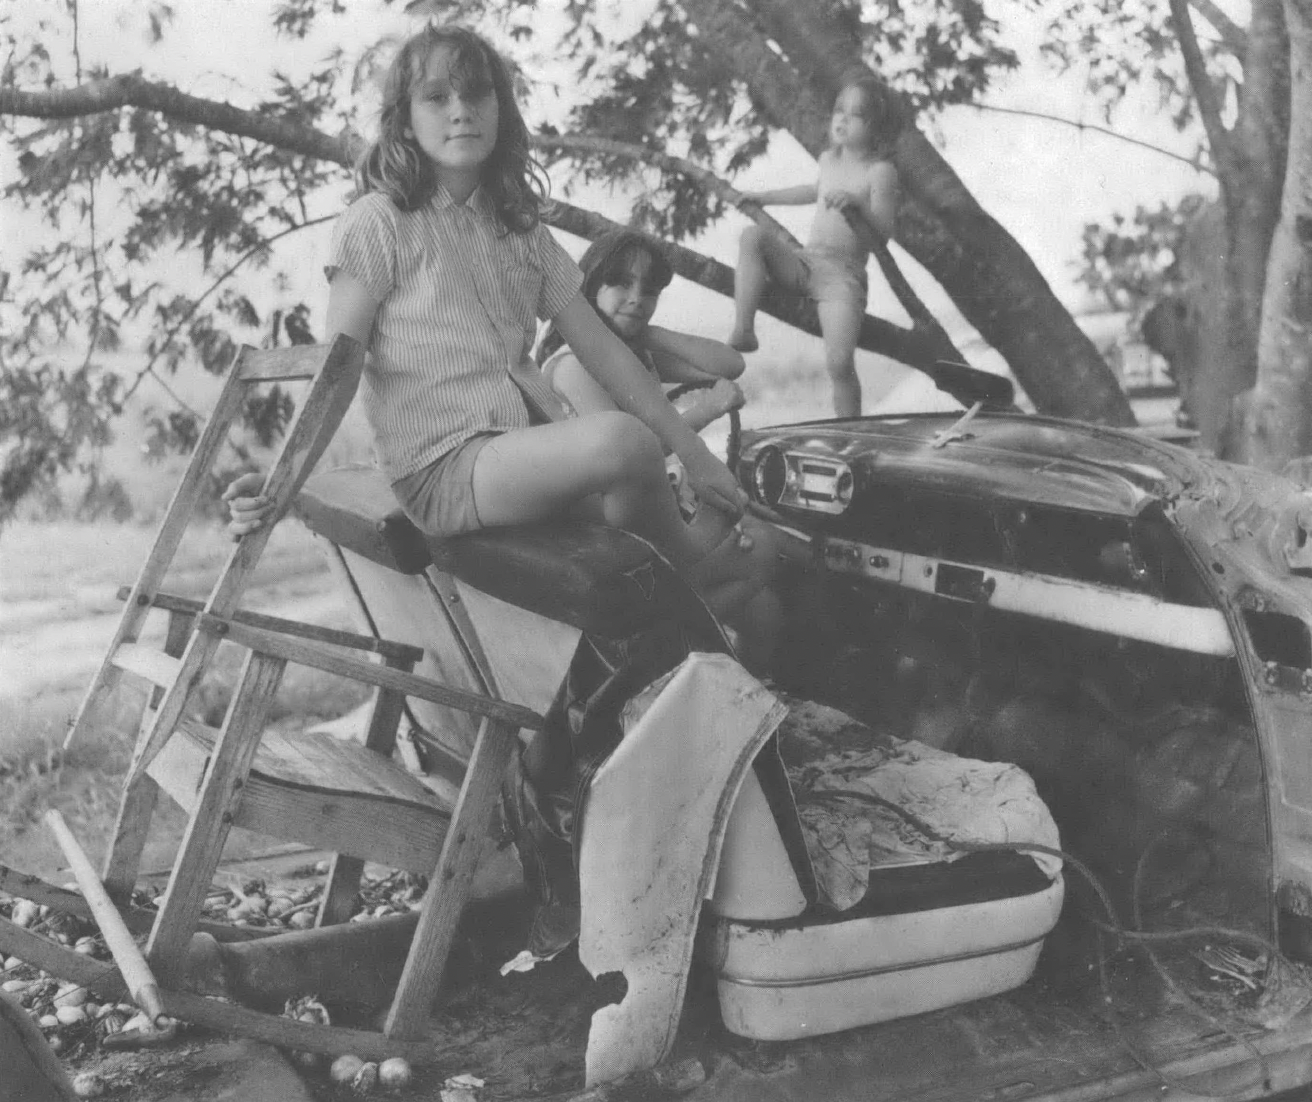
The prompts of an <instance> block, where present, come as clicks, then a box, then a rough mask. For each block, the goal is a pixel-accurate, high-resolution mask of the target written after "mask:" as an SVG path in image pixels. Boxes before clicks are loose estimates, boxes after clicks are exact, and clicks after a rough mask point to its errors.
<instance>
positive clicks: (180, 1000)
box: [163, 989, 442, 1064]
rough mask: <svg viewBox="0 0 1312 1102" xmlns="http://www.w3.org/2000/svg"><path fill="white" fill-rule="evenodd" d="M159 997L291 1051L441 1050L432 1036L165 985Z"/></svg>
mask: <svg viewBox="0 0 1312 1102" xmlns="http://www.w3.org/2000/svg"><path fill="white" fill-rule="evenodd" d="M163 998H164V1009H165V1011H166V1012H167V1013H168V1014H169V1015H171V1016H172V1017H174V1018H181V1019H182V1020H183V1021H187V1022H193V1023H194V1024H196V1025H199V1026H205V1027H206V1028H208V1029H213V1030H217V1031H219V1032H221V1033H233V1034H236V1035H237V1036H239V1037H253V1038H255V1040H257V1041H265V1042H267V1043H269V1044H271V1045H277V1046H278V1047H279V1048H289V1049H292V1050H294V1051H297V1052H322V1053H325V1054H327V1055H329V1056H345V1055H347V1054H352V1055H355V1056H359V1057H360V1058H361V1059H368V1060H386V1059H387V1058H388V1057H389V1056H404V1057H405V1058H406V1059H407V1060H411V1061H413V1062H414V1063H417V1064H418V1063H432V1062H433V1061H435V1060H437V1059H439V1058H440V1056H441V1055H442V1051H441V1049H439V1048H438V1047H437V1045H435V1044H434V1043H433V1042H432V1041H407V1040H402V1039H400V1038H392V1037H386V1036H384V1035H383V1034H381V1033H374V1032H372V1031H370V1030H365V1029H347V1028H344V1027H342V1026H325V1025H314V1024H312V1023H310V1022H298V1021H293V1020H292V1019H291V1018H283V1017H280V1016H278V1015H274V1014H261V1013H259V1012H258V1011H255V1010H247V1009H246V1008H245V1007H242V1006H237V1005H235V1004H234V1003H226V1002H218V1001H216V1000H214V999H207V998H204V997H203V996H201V995H192V994H189V993H187V992H183V991H171V990H168V989H165V991H164V992H163Z"/></svg>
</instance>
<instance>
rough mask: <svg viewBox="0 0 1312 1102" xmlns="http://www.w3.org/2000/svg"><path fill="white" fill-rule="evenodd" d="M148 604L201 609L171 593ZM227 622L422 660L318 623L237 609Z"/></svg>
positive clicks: (410, 651)
mask: <svg viewBox="0 0 1312 1102" xmlns="http://www.w3.org/2000/svg"><path fill="white" fill-rule="evenodd" d="M130 592H131V590H130V589H128V587H127V586H120V587H119V590H118V599H119V600H120V601H125V600H127V598H128V594H129V593H130ZM150 603H151V605H152V606H153V607H154V608H164V609H168V610H169V611H170V612H189V613H192V614H193V615H194V614H195V613H197V612H201V611H203V610H204V608H205V603H204V602H203V601H198V600H196V599H195V598H194V597H179V596H177V595H176V594H173V593H156V594H155V595H154V596H153V597H152V598H151V599H150ZM230 618H231V619H233V620H235V621H237V622H238V623H241V624H250V625H251V627H256V628H264V629H265V630H267V631H280V632H283V633H284V634H286V635H296V636H300V637H301V638H303V639H314V640H316V641H318V642H320V643H332V644H333V645H334V646H338V647H350V648H351V649H352V650H363V651H370V652H372V653H374V654H381V655H382V656H383V657H384V658H392V659H396V660H397V661H402V662H404V661H409V662H411V663H415V662H421V661H423V658H424V651H423V648H422V647H415V646H411V645H410V644H409V643H397V642H394V641H392V640H391V639H378V638H375V637H374V636H372V635H358V634H357V633H355V632H353V631H341V630H339V629H338V628H326V627H321V626H319V625H318V624H305V623H301V621H299V620H287V619H284V618H283V617H281V616H266V615H265V614H264V613H262V612H250V611H248V610H247V609H244V608H242V609H238V610H237V611H236V612H234V613H233V614H232V616H231V617H230Z"/></svg>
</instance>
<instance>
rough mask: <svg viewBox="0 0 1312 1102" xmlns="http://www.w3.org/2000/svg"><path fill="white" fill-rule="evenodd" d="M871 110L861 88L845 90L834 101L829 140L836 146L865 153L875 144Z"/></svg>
mask: <svg viewBox="0 0 1312 1102" xmlns="http://www.w3.org/2000/svg"><path fill="white" fill-rule="evenodd" d="M870 130H871V127H870V118H869V109H868V108H867V106H866V101H865V97H864V96H863V95H862V94H861V89H860V88H844V89H843V90H842V91H841V92H840V93H839V94H838V99H836V100H835V101H834V114H833V117H832V118H831V119H830V120H829V139H830V141H832V142H833V143H834V145H836V146H840V147H842V148H843V149H850V150H853V151H855V152H864V151H865V150H867V149H869V148H870V147H871V146H872V145H873V144H874V142H873V139H874V135H873V134H872V133H871V132H870Z"/></svg>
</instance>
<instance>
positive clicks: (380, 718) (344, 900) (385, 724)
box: [315, 660, 413, 926]
mask: <svg viewBox="0 0 1312 1102" xmlns="http://www.w3.org/2000/svg"><path fill="white" fill-rule="evenodd" d="M388 665H389V666H391V667H393V668H398V669H400V670H402V672H404V673H410V672H411V667H412V666H413V662H410V661H405V662H398V661H396V660H393V661H391V662H388ZM404 710H405V697H404V696H402V695H401V694H400V693H398V692H394V691H392V690H391V689H380V690H379V691H378V693H377V695H376V696H375V697H374V706H373V711H372V712H371V713H370V716H369V727H368V730H366V732H365V736H364V745H365V750H366V751H367V752H368V753H371V754H377V755H378V756H379V757H381V758H383V759H384V760H386V761H389V762H390V761H391V758H392V751H393V750H395V748H396V732H397V728H398V727H399V726H400V724H401V714H402V712H403V711H404ZM363 872H364V861H363V860H361V858H359V857H356V856H353V855H351V854H347V853H335V854H334V855H333V863H332V867H331V868H329V870H328V880H327V882H326V883H325V884H324V889H323V898H322V899H320V901H319V912H318V914H317V916H316V918H315V925H316V926H331V925H334V924H336V923H338V922H345V921H346V920H347V919H349V918H350V917H351V911H352V910H353V909H354V903H355V896H356V894H357V893H358V892H359V890H360V876H361V874H362V873H363Z"/></svg>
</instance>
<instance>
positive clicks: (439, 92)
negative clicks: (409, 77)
mask: <svg viewBox="0 0 1312 1102" xmlns="http://www.w3.org/2000/svg"><path fill="white" fill-rule="evenodd" d="M470 68H471V67H470V66H459V65H457V64H456V56H455V53H454V51H452V50H450V49H446V48H439V49H435V50H434V51H433V52H432V53H431V54H430V55H429V57H428V61H427V63H426V64H425V66H424V71H423V74H422V75H421V77H420V79H419V80H417V81H415V82H414V85H413V86H412V87H411V90H410V125H409V127H408V128H407V134H406V136H407V137H410V138H413V139H414V141H415V143H416V144H417V145H418V146H419V148H420V149H421V150H423V152H424V155H425V156H427V157H428V159H429V160H430V161H431V162H432V164H433V168H434V171H435V173H436V175H437V180H438V182H439V183H440V184H442V185H443V186H444V187H446V188H447V189H448V190H464V185H465V184H470V185H471V187H472V185H473V184H476V183H477V182H478V175H479V172H480V171H481V170H482V167H483V165H484V163H485V162H486V161H487V159H488V158H489V157H491V156H492V150H493V149H494V148H495V147H496V144H497V133H498V128H499V125H500V107H499V104H498V103H497V94H496V89H495V88H494V87H493V86H492V81H491V80H490V79H489V78H488V77H487V76H486V75H484V74H481V73H478V72H470V71H462V70H468V69H470Z"/></svg>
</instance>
